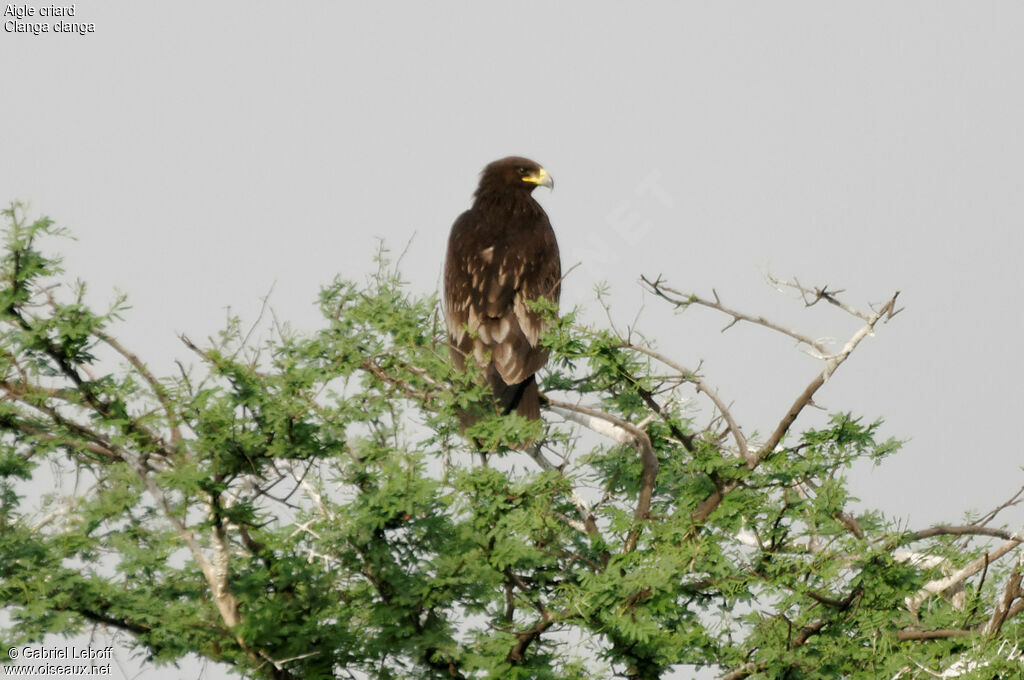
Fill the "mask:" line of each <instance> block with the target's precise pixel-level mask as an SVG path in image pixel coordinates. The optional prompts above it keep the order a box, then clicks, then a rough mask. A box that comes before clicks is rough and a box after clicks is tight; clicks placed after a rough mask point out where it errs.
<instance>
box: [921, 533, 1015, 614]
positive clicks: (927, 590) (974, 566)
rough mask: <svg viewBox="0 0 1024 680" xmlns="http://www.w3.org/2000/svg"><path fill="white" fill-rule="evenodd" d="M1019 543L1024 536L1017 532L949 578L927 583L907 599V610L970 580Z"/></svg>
mask: <svg viewBox="0 0 1024 680" xmlns="http://www.w3.org/2000/svg"><path fill="white" fill-rule="evenodd" d="M1021 543H1024V534H1022V533H1021V532H1019V531H1018V532H1017V533H1016V534H1014V535H1013V538H1011V539H1010V540H1008V541H1006V542H1005V543H1003V544H1002V545H1000V546H999V547H998V548H996V549H995V550H993V551H991V552H989V553H986V554H985V555H982V556H981V557H979V558H978V559H976V560H974V561H972V562H971V563H969V564H968V565H967V566H965V567H963V568H962V569H960V570H958V571H956V572H954V573H953V574H951V575H950V576H947V577H945V578H941V579H936V580H934V581H929V582H928V583H926V584H925V585H924V587H923V588H921V590H919V591H918V593H917V594H916V595H915V596H914V597H908V598H907V609H909V610H910V611H912V612H916V611H917V610H918V609H919V608H920V607H921V603H923V602H924V601H925V600H926V599H928V597H929V596H930V595H932V594H934V593H941V592H942V591H944V590H948V589H949V588H950V587H951V586H953V585H955V584H957V583H960V582H962V581H964V580H966V579H968V578H970V577H971V576H973V575H974V574H976V573H978V572H979V571H981V570H982V569H984V568H986V567H987V565H989V564H991V563H992V562H995V561H996V560H998V559H999V558H1000V557H1002V556H1003V555H1005V554H1006V553H1008V552H1010V551H1011V550H1013V549H1014V548H1016V547H1017V546H1019V545H1020V544H1021Z"/></svg>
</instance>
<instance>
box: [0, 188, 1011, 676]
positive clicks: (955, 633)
mask: <svg viewBox="0 0 1024 680" xmlns="http://www.w3.org/2000/svg"><path fill="white" fill-rule="evenodd" d="M5 214H6V218H7V222H8V226H7V231H6V250H5V252H4V253H3V259H2V262H0V268H2V269H0V277H2V281H3V284H2V289H0V323H2V327H3V332H2V335H0V367H2V370H0V375H2V381H0V393H2V395H3V398H2V400H0V555H2V559H0V602H2V603H3V605H4V607H5V610H6V612H7V614H8V616H9V617H10V619H11V621H12V623H11V625H10V626H9V627H8V629H7V630H5V631H3V634H2V646H0V655H2V656H3V657H4V658H5V660H6V657H7V654H6V652H7V651H8V650H9V649H10V648H11V647H12V646H16V645H21V644H26V643H31V642H33V641H39V640H40V639H41V638H42V636H43V635H45V634H59V635H73V634H76V633H79V632H81V631H83V630H84V629H87V628H88V627H93V626H98V627H102V628H106V629H111V630H118V631H124V632H125V633H127V634H129V635H130V639H131V640H132V644H133V645H134V646H136V647H137V649H138V650H140V651H142V652H143V653H144V654H145V655H147V656H148V658H149V659H151V660H152V661H153V662H155V663H158V664H159V663H169V662H174V661H175V660H177V659H179V658H181V657H182V656H183V655H185V654H187V653H194V654H197V655H200V656H201V657H205V658H208V659H212V660H215V661H218V662H222V663H225V664H229V665H230V666H232V667H234V668H235V669H237V671H238V672H239V673H240V674H242V675H244V676H247V677H252V678H274V679H290V678H304V679H312V680H315V679H321V678H438V679H440V678H551V679H555V678H558V679H570V678H579V679H583V678H601V677H613V676H615V677H627V678H636V679H640V678H645V679H646V678H660V677H665V676H666V675H668V673H669V672H670V669H671V668H672V667H673V666H674V665H678V664H697V665H707V666H711V667H714V668H716V669H718V672H719V674H720V675H721V677H723V678H727V679H729V680H737V679H739V678H747V677H750V678H797V677H800V678H917V677H922V678H923V677H932V676H933V675H934V674H937V673H944V674H945V675H943V676H942V677H963V678H968V677H976V678H992V677H1006V674H1008V673H1011V672H1013V671H1017V672H1019V668H1020V663H1021V662H1020V657H1019V655H1018V653H1017V648H1016V644H1017V640H1018V639H1019V636H1020V633H1021V631H1020V627H1019V626H1020V624H1019V621H1018V618H1017V615H1018V614H1019V613H1020V611H1021V610H1022V609H1024V599H1022V592H1021V587H1020V586H1021V572H1020V569H1019V567H1018V564H1019V560H1020V555H1021V552H1022V551H1021V550H1020V549H1019V546H1020V544H1021V542H1022V540H1024V536H1022V535H1021V534H1020V533H1011V532H1009V531H1008V530H1006V529H1003V528H996V527H995V526H994V520H995V518H996V515H997V514H998V512H999V511H1000V510H1001V509H1002V508H1004V507H1007V506H1008V505H1010V504H1013V503H1015V502H1016V501H1017V499H1018V498H1019V493H1018V495H1014V496H1013V497H1012V498H1011V499H1010V500H1008V501H1007V502H1006V503H1004V504H1002V505H1001V506H999V507H998V508H996V509H995V510H993V511H992V512H990V513H988V514H987V515H984V516H980V517H975V518H969V519H968V521H967V522H966V523H962V524H960V525H957V526H945V525H944V526H934V527H929V528H925V529H922V530H916V531H915V530H909V529H906V528H903V527H901V526H900V525H899V524H897V523H896V522H894V521H892V520H889V519H887V518H886V517H885V516H884V515H883V514H882V513H881V512H879V511H867V512H860V513H853V512H852V511H851V510H850V509H849V505H850V501H851V498H850V495H849V492H848V490H847V487H846V483H845V479H844V471H845V470H847V469H848V468H849V467H850V465H851V464H853V463H854V462H855V461H857V460H860V459H871V460H874V461H878V460H881V459H882V458H884V457H885V456H888V455H892V454H894V453H896V452H897V451H898V449H899V444H898V442H895V441H891V440H889V441H879V440H878V439H877V433H878V427H879V423H877V422H866V421H864V420H863V419H860V418H857V417H855V416H853V415H851V414H846V413H839V414H835V415H833V416H832V417H831V420H830V422H829V424H828V425H827V426H826V427H822V428H804V429H803V430H802V431H799V432H798V431H797V430H796V429H795V426H796V424H797V422H798V418H799V416H800V414H801V413H802V411H803V410H804V409H805V408H806V407H807V406H808V405H809V404H810V403H811V402H812V399H813V397H814V395H815V392H816V391H817V390H818V389H819V388H820V387H821V386H822V385H823V384H824V382H825V381H826V380H828V379H829V378H830V376H832V375H833V374H834V373H835V371H836V370H837V369H838V368H839V367H840V366H842V365H843V364H844V362H845V361H846V360H847V359H848V358H849V357H850V355H851V354H852V353H853V352H854V351H855V350H856V348H857V347H858V344H859V343H860V342H861V340H862V339H863V338H864V337H865V336H867V335H868V334H870V333H871V332H873V331H874V330H877V329H878V328H879V326H880V325H881V324H882V323H884V322H886V321H888V320H890V319H891V318H892V317H893V316H894V315H895V314H896V313H897V311H898V309H897V307H896V296H895V295H893V296H892V297H891V298H890V299H889V300H888V301H887V302H885V303H884V304H882V305H880V306H878V307H877V308H875V309H867V310H861V309H857V308H855V307H853V306H851V305H848V304H847V303H845V302H844V301H843V300H842V299H841V298H840V296H839V294H838V293H837V292H835V291H831V290H828V289H825V288H809V287H804V286H802V285H800V284H799V283H797V282H793V283H791V284H788V285H790V286H791V287H792V288H793V289H794V290H796V291H797V292H799V293H800V294H801V295H802V296H803V299H804V301H805V303H806V304H807V305H808V306H809V307H814V306H815V305H834V306H837V307H839V308H841V309H843V310H845V311H846V312H848V313H849V314H851V315H853V316H855V317H857V318H858V319H859V322H860V327H859V329H858V330H857V331H856V332H855V333H854V334H853V335H852V336H851V337H850V338H849V339H848V341H846V343H845V344H843V345H842V346H841V347H839V348H838V349H833V348H830V347H828V346H826V345H825V344H824V343H822V342H819V341H817V340H814V339H812V338H810V337H808V336H806V335H804V334H801V333H799V332H796V331H793V330H790V329H788V328H785V327H782V326H780V325H777V324H774V323H772V322H770V321H768V320H765V319H763V318H761V317H755V316H751V315H747V314H744V313H742V312H740V311H737V310H735V309H732V308H731V307H729V306H727V305H726V304H725V303H723V302H722V301H721V300H720V299H719V297H718V296H717V294H716V295H715V296H714V297H713V298H712V299H706V298H703V297H700V296H697V295H692V294H684V293H681V292H679V291H676V290H674V289H673V288H671V287H670V286H669V285H668V284H667V283H666V282H665V281H664V280H662V279H660V278H659V279H654V280H650V279H646V280H645V285H646V286H647V287H648V288H649V290H650V291H652V292H653V293H654V294H656V295H657V296H659V297H660V298H662V299H663V300H664V302H665V303H666V304H670V305H674V306H676V307H686V306H690V305H699V306H704V307H709V308H711V309H714V310H717V311H718V312H721V313H722V314H724V315H725V317H727V318H728V319H729V320H730V321H731V323H739V322H744V323H749V324H756V325H758V326H761V327H763V328H765V329H768V330H770V331H772V332H776V333H782V334H784V335H787V336H789V337H790V338H791V339H793V340H795V341H796V342H797V343H799V344H800V345H802V346H803V347H804V348H805V349H807V350H808V351H810V352H812V353H814V354H815V355H816V356H817V357H818V358H819V359H820V361H821V368H820V371H819V372H818V373H817V374H816V375H814V376H812V377H811V380H810V381H809V383H808V384H807V386H806V388H805V389H803V390H802V392H801V393H800V394H799V395H796V396H795V398H794V399H793V401H792V402H790V403H786V404H783V405H781V406H780V413H781V416H780V418H779V421H778V424H777V426H776V427H775V428H774V430H773V431H771V432H770V433H768V434H767V436H765V437H763V438H762V439H755V438H752V437H751V436H749V435H748V434H747V432H749V431H750V430H749V429H746V428H743V427H742V425H741V424H740V423H738V422H737V421H736V419H735V418H734V416H733V414H732V412H731V411H730V408H729V402H728V399H727V397H725V396H723V395H719V394H718V393H717V392H716V391H715V389H714V387H713V385H712V384H711V381H710V379H709V378H708V377H706V376H703V375H701V374H700V373H699V372H697V371H695V370H692V369H691V368H690V367H689V366H687V365H684V364H682V363H680V362H678V361H676V360H675V359H672V358H670V357H669V355H668V351H667V350H665V351H663V350H661V349H658V348H657V347H656V346H655V345H654V343H651V342H648V341H646V340H645V339H644V338H642V337H641V336H639V335H638V334H637V333H636V332H634V331H632V330H630V331H628V332H623V333H620V332H618V331H616V329H615V328H614V327H610V328H599V327H593V326H587V325H583V324H580V323H577V321H576V319H575V316H574V314H573V313H571V312H570V313H568V314H565V315H564V316H562V317H561V318H560V319H558V320H557V322H556V323H555V325H554V327H553V329H552V331H551V332H550V333H549V334H548V335H547V337H546V339H545V342H546V343H547V344H548V345H549V346H550V347H551V349H552V360H551V361H550V362H549V370H548V372H547V375H546V377H545V379H544V390H545V392H546V394H547V406H546V413H547V416H546V418H545V422H544V423H543V425H541V424H539V423H532V422H524V421H522V420H521V419H519V418H518V417H516V416H500V415H495V414H493V413H491V412H490V411H491V409H488V408H487V405H488V403H489V401H488V395H487V392H486V390H485V389H484V388H483V387H481V386H480V385H481V382H480V381H479V380H478V376H474V375H472V374H471V373H470V374H467V375H457V374H453V372H452V369H451V366H450V364H449V361H448V358H447V357H448V351H447V348H446V346H445V343H444V337H443V333H442V331H441V329H440V327H439V324H438V322H437V319H438V314H437V311H438V310H437V300H436V298H435V297H434V296H432V295H427V296H423V295H417V294H414V293H412V292H410V291H409V290H408V289H407V288H406V287H405V286H404V285H403V284H402V282H401V281H400V278H399V277H398V275H397V273H396V272H395V271H394V270H393V269H391V268H389V267H388V266H387V265H386V264H385V263H384V262H382V263H381V267H380V270H379V272H378V274H377V275H376V276H374V277H372V279H371V280H370V281H369V282H368V283H366V284H365V285H358V284H356V283H353V282H350V281H344V280H336V281H334V282H333V283H331V284H330V285H328V286H327V287H325V288H324V289H323V291H322V292H321V295H320V307H321V309H322V312H323V324H322V327H321V328H320V329H319V330H316V331H315V332H311V333H302V334H300V333H287V332H279V333H277V334H276V335H275V336H274V337H273V338H272V339H271V340H269V341H268V342H266V343H264V344H263V345H262V346H259V347H250V346H249V345H248V339H247V333H245V332H244V330H243V329H242V327H241V325H240V323H239V322H238V321H237V320H236V321H233V322H232V323H230V324H229V325H228V327H227V328H226V329H225V331H224V332H223V333H222V334H221V335H220V337H219V339H217V340H211V341H210V342H208V343H206V344H198V343H195V342H193V341H191V340H189V339H188V338H182V340H183V342H184V346H185V347H187V350H188V352H189V353H190V355H191V357H192V359H191V362H190V364H189V365H186V364H184V363H179V368H180V370H179V371H178V372H177V373H176V374H172V375H155V374H154V373H153V372H152V371H151V370H150V369H149V368H148V367H147V364H146V363H144V361H143V360H142V359H141V358H140V357H139V355H138V354H136V353H135V352H134V351H133V350H132V349H130V348H128V347H125V346H124V345H123V344H122V343H121V342H119V341H118V339H117V337H116V335H115V334H114V330H113V328H114V325H115V323H116V322H117V321H118V320H119V319H120V316H121V314H122V312H123V311H124V306H123V300H118V301H116V302H115V304H114V305H113V306H112V307H111V308H110V309H108V310H106V311H103V312H98V311H95V310H93V309H90V308H89V306H87V305H86V304H85V302H84V301H83V294H82V288H81V287H71V288H69V287H67V286H63V285H59V278H58V277H59V275H60V269H59V264H58V260H57V259H55V258H54V257H53V256H51V255H48V254H46V253H45V252H44V251H43V249H42V246H41V245H40V240H41V239H43V238H44V237H46V236H52V235H55V234H57V233H59V230H57V229H56V228H55V227H54V226H53V224H52V223H51V222H50V221H49V220H47V219H39V220H36V221H29V220H27V219H26V218H25V216H24V213H23V212H22V210H21V209H20V208H19V207H18V206H12V207H11V209H9V210H7V211H6V213H5ZM694 391H695V392H696V396H695V395H694ZM695 399H696V400H700V401H702V402H703V403H705V404H706V406H707V408H705V409H703V410H700V409H696V408H695V407H694V406H693V404H694V400H695ZM465 409H477V410H478V411H479V412H480V415H481V416H483V417H482V418H481V420H480V421H479V422H478V423H477V424H476V425H474V426H473V431H472V432H471V433H470V434H471V435H472V438H473V439H475V440H477V441H478V442H481V443H482V445H483V446H484V448H485V450H486V451H487V452H488V455H487V456H484V457H483V458H481V457H478V456H477V455H476V454H477V453H479V451H477V450H475V449H474V448H472V447H470V446H469V445H467V443H466V440H464V439H463V438H462V437H461V436H460V435H459V434H458V429H457V422H458V419H457V417H456V413H457V412H458V411H459V410H465ZM702 414H703V415H702ZM698 418H702V420H701V421H700V422H698ZM528 440H535V441H538V442H541V443H539V444H536V445H534V446H532V447H531V448H530V449H529V450H528V451H517V450H509V449H506V448H503V446H502V442H504V441H528ZM54 471H57V472H60V471H67V472H72V473H73V476H72V477H68V479H72V478H73V480H74V482H73V483H70V482H68V483H64V484H62V485H61V484H58V485H57V488H56V489H55V491H54V492H53V493H52V494H48V495H47V496H45V497H44V498H42V499H40V498H36V497H32V496H29V495H27V493H26V491H25V489H26V484H27V483H28V482H30V481H32V480H33V479H36V480H38V478H40V477H43V478H46V477H47V476H48V475H53V474H54ZM52 486H53V484H52V483H51V487H52ZM1004 557H1006V558H1005V559H1001V558H1004ZM1010 558H1012V559H1010Z"/></svg>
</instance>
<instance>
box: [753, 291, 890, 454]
mask: <svg viewBox="0 0 1024 680" xmlns="http://www.w3.org/2000/svg"><path fill="white" fill-rule="evenodd" d="M898 295H899V292H898V291H897V292H896V293H895V294H893V296H892V298H890V299H889V302H888V303H886V304H885V306H884V307H882V308H881V309H880V310H879V311H877V312H875V313H874V314H871V315H869V316H867V317H866V323H865V324H864V325H863V326H862V327H861V328H860V329H859V330H858V331H857V332H856V333H854V334H853V336H852V337H851V338H850V339H849V340H848V341H847V342H846V345H845V346H844V347H843V349H842V350H841V351H840V352H839V353H838V354H834V355H832V356H830V357H828V358H827V359H826V360H825V368H824V369H823V370H822V371H821V373H819V374H818V375H817V376H816V377H815V378H814V380H812V381H811V382H810V384H808V385H807V387H806V388H804V391H803V392H802V393H801V394H800V396H799V397H797V399H796V401H794V402H793V405H792V406H790V407H789V410H788V411H787V412H786V415H784V416H783V417H782V420H781V421H779V424H778V426H777V427H776V428H775V431H774V432H772V434H771V436H770V437H769V438H768V441H766V442H765V444H764V446H762V447H761V448H760V449H759V450H758V452H757V455H756V460H755V462H754V464H753V465H752V466H750V467H754V466H756V465H757V463H758V462H760V460H761V459H762V458H764V456H766V455H768V454H770V453H771V452H772V451H774V450H775V447H776V446H778V444H779V442H780V441H782V438H783V437H784V436H785V435H786V433H787V432H788V431H789V428H790V427H791V426H792V425H793V422H794V421H795V420H796V418H797V416H799V415H800V412H801V411H803V410H804V407H806V406H807V405H808V404H810V403H811V400H812V399H813V398H814V394H815V393H816V392H817V391H818V390H819V389H820V388H821V386H822V385H824V384H825V382H826V381H827V380H828V379H829V378H830V377H831V376H832V374H833V373H834V372H835V371H836V369H837V368H839V366H840V365H842V363H843V362H844V361H846V359H847V358H848V357H849V356H850V354H851V353H852V352H853V350H855V349H856V348H857V345H859V344H860V342H861V341H862V340H863V339H864V338H866V337H867V336H868V335H871V334H872V333H873V332H874V329H875V324H877V323H878V322H879V321H880V320H882V319H883V318H886V317H887V316H888V317H889V318H891V316H892V310H893V309H895V307H896V298H897V296H898ZM857 316H860V314H857ZM862 318H863V317H862Z"/></svg>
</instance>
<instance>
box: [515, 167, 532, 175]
mask: <svg viewBox="0 0 1024 680" xmlns="http://www.w3.org/2000/svg"><path fill="white" fill-rule="evenodd" d="M516 170H517V171H518V172H519V174H520V175H525V174H526V173H528V172H529V170H527V169H526V168H516Z"/></svg>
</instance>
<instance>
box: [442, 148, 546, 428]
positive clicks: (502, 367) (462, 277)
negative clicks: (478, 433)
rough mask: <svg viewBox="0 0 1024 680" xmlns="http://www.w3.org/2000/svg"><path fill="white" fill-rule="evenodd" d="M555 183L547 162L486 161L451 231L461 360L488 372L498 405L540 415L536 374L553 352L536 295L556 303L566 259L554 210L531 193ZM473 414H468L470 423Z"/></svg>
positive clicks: (451, 337) (448, 308) (456, 344)
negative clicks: (544, 340) (544, 341)
mask: <svg viewBox="0 0 1024 680" xmlns="http://www.w3.org/2000/svg"><path fill="white" fill-rule="evenodd" d="M538 186H543V187H547V188H548V189H554V180H552V178H551V175H549V174H548V173H547V171H546V170H545V169H544V168H542V167H541V166H540V165H538V164H537V163H535V162H534V161H531V160H529V159H527V158H521V157H519V156H511V157H509V158H502V159H501V160H497V161H494V162H493V163H491V164H490V165H488V166H487V167H485V168H484V170H483V172H482V173H481V175H480V185H479V186H478V187H477V190H476V193H474V195H473V196H474V200H473V205H472V207H471V208H470V209H469V210H467V211H466V212H464V213H462V214H461V215H459V217H458V219H456V220H455V224H453V225H452V230H451V234H450V235H449V237H448V253H447V256H446V257H445V266H444V303H445V324H446V326H447V327H448V341H449V346H450V348H451V350H450V351H451V356H452V361H453V363H454V364H455V365H456V366H457V367H458V368H459V369H460V370H462V369H464V368H465V364H466V361H467V360H472V361H474V362H475V363H476V365H477V366H478V367H479V368H480V369H481V370H482V371H483V372H484V375H485V377H486V379H487V382H488V384H489V385H490V387H491V390H492V392H493V393H494V400H495V406H496V408H497V410H498V412H500V413H502V414H509V413H512V412H515V413H518V414H519V415H521V416H523V417H524V418H528V419H531V420H539V419H540V395H539V393H538V391H537V380H536V377H535V374H536V373H537V371H539V370H540V369H541V367H542V366H544V363H545V362H546V361H547V359H548V351H547V350H546V349H545V348H543V347H541V346H540V338H541V335H542V334H543V333H544V330H545V329H546V327H547V325H548V322H547V321H545V318H544V314H543V313H542V312H540V311H535V310H534V309H532V308H531V304H530V303H531V302H534V301H536V300H541V299H546V300H548V301H550V302H553V303H554V304H555V305H556V307H557V304H558V297H559V293H560V291H561V282H562V264H561V259H560V256H559V253H558V242H557V241H556V240H555V232H554V231H553V230H552V229H551V222H550V221H549V220H548V216H547V213H545V212H544V209H543V208H541V206H540V204H539V203H537V201H536V200H534V198H533V196H532V195H531V193H532V192H533V190H534V189H536V188H537V187H538ZM471 422H472V420H471V419H466V418H463V426H464V427H465V426H467V425H469V424H470V423H471Z"/></svg>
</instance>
